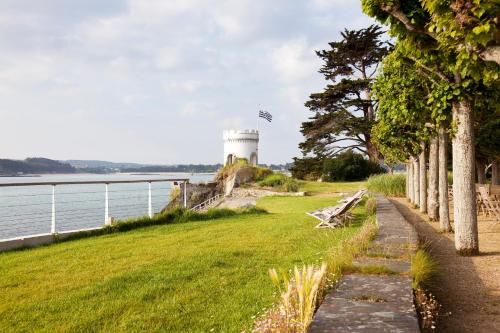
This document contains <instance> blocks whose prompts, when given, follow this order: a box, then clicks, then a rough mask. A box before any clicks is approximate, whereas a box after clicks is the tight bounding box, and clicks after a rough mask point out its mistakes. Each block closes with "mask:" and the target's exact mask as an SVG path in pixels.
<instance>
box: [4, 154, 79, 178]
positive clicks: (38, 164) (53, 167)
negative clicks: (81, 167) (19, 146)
mask: <svg viewBox="0 0 500 333" xmlns="http://www.w3.org/2000/svg"><path fill="white" fill-rule="evenodd" d="M75 172H77V170H76V168H75V167H73V166H71V165H70V164H68V163H61V162H59V161H54V160H50V159H48V158H41V157H32V158H27V159H25V160H8V159H0V175H17V174H35V173H75Z"/></svg>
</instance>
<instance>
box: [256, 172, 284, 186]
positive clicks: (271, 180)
mask: <svg viewBox="0 0 500 333" xmlns="http://www.w3.org/2000/svg"><path fill="white" fill-rule="evenodd" d="M287 178H288V177H287V176H286V175H284V174H282V173H275V174H272V175H269V176H267V177H266V178H264V179H263V180H261V181H260V182H259V186H267V187H280V186H282V185H283V184H284V183H285V181H286V179H287Z"/></svg>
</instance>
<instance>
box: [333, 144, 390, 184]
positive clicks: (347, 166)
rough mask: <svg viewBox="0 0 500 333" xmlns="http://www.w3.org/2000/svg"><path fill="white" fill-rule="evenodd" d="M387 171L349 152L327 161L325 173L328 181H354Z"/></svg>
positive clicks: (359, 155)
mask: <svg viewBox="0 0 500 333" xmlns="http://www.w3.org/2000/svg"><path fill="white" fill-rule="evenodd" d="M384 172H385V170H384V169H382V168H381V167H380V165H379V164H378V163H376V162H374V161H372V160H367V159H365V158H364V157H363V155H361V154H356V153H354V152H353V151H352V150H347V151H345V152H343V153H340V154H338V155H337V156H336V157H334V158H331V159H329V158H328V159H325V162H324V165H323V173H324V175H325V178H326V180H328V181H354V180H362V179H366V178H368V177H369V176H370V175H373V174H378V173H384Z"/></svg>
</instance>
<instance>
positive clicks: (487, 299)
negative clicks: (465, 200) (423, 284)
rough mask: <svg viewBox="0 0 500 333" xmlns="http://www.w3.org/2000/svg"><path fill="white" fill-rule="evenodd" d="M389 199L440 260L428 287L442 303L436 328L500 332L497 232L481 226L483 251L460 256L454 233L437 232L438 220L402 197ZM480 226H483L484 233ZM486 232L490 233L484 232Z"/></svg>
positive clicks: (445, 330) (453, 330)
mask: <svg viewBox="0 0 500 333" xmlns="http://www.w3.org/2000/svg"><path fill="white" fill-rule="evenodd" d="M391 201H392V202H393V203H394V205H395V206H396V207H397V208H398V210H399V211H400V212H401V214H402V215H403V216H404V217H405V218H406V219H407V220H408V222H410V223H411V224H413V225H414V226H415V228H416V230H417V232H418V234H419V238H420V240H421V241H424V242H425V243H426V244H428V249H429V252H430V253H431V254H432V257H433V258H434V259H435V260H436V261H437V262H438V264H439V275H438V276H437V277H436V278H435V280H434V281H433V285H432V286H431V287H430V291H431V292H432V293H433V294H434V295H435V296H436V299H437V300H438V301H439V302H440V303H441V304H442V309H441V317H440V318H439V319H438V323H437V332H488V333H491V332H500V290H499V289H500V288H498V285H499V280H500V271H499V269H500V267H499V266H500V252H499V251H498V250H499V249H500V238H499V237H498V236H499V232H498V231H497V232H495V231H492V230H491V229H488V230H487V228H481V225H480V246H481V242H482V241H483V239H482V238H481V236H483V237H484V238H487V237H488V238H489V239H484V242H483V244H484V247H483V246H481V248H480V250H482V251H483V252H482V253H481V255H479V256H475V257H461V256H458V255H457V254H456V252H455V245H454V242H453V235H446V234H441V233H438V232H437V230H436V228H438V224H437V223H429V222H427V221H426V220H425V219H424V217H423V216H422V215H420V213H419V212H418V211H417V210H414V209H411V208H409V207H408V206H407V204H408V203H407V202H406V200H405V199H402V198H393V199H391ZM481 229H485V230H484V234H483V232H482V230H481ZM486 234H489V235H486Z"/></svg>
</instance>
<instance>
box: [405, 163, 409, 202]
mask: <svg viewBox="0 0 500 333" xmlns="http://www.w3.org/2000/svg"><path fill="white" fill-rule="evenodd" d="M405 169H406V173H405V197H406V198H407V199H409V198H410V194H409V193H410V191H409V190H408V184H409V183H408V175H409V174H410V167H409V163H406V164H405Z"/></svg>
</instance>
